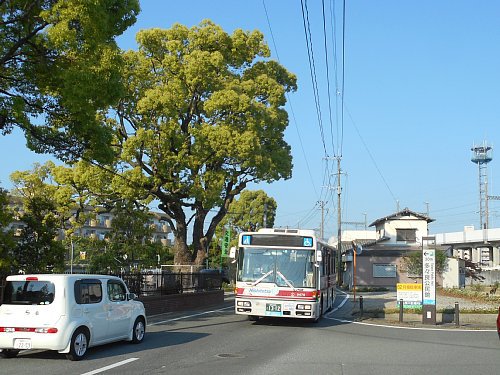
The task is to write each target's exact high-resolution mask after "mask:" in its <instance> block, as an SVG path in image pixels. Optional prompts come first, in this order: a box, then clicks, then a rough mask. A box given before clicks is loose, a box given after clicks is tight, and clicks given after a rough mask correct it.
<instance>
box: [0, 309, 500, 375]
mask: <svg viewBox="0 0 500 375" xmlns="http://www.w3.org/2000/svg"><path fill="white" fill-rule="evenodd" d="M227 303H228V304H231V301H228V302H227ZM499 351H500V340H499V338H498V336H497V334H496V332H492V331H474V330H472V331H471V330H467V331H465V330H464V331H462V330H436V329H424V330H421V329H405V328H398V327H385V326H375V325H367V324H359V323H350V322H346V321H342V320H338V319H337V318H336V313H335V312H333V313H329V314H327V316H326V317H325V318H323V319H322V320H321V321H320V322H319V323H316V324H315V323H306V322H302V321H295V320H266V319H262V320H260V321H258V322H250V321H248V320H246V319H245V317H242V316H238V315H235V314H234V313H233V309H232V305H230V306H229V307H228V305H226V306H221V307H220V308H218V309H212V310H209V311H198V312H192V313H185V314H171V315H165V316H157V317H154V318H152V319H151V320H150V325H149V326H148V332H147V335H146V339H145V341H144V342H143V343H142V344H139V345H133V344H129V343H115V344H111V345H105V346H101V347H97V348H92V349H90V350H89V353H88V357H87V358H86V359H85V360H83V361H81V362H71V361H68V360H66V359H65V356H64V355H61V354H58V353H54V352H47V351H44V352H42V351H38V352H35V351H31V352H30V351H27V352H25V353H21V354H20V355H19V356H18V357H17V358H14V359H0V374H30V375H36V374H51V375H52V374H53V375H56V374H64V375H68V374H86V375H92V374H121V375H124V374H176V375H182V374H190V375H192V374H205V375H206V374H214V375H220V374H222V375H223V374H238V375H245V374H259V375H261V374H301V375H303V374H343V375H360V374H384V375H387V374H398V375H401V374H419V375H420V374H450V375H452V374H453V375H460V374H467V375H469V374H499V373H500V355H498V354H499Z"/></svg>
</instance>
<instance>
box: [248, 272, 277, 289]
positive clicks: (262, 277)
mask: <svg viewBox="0 0 500 375" xmlns="http://www.w3.org/2000/svg"><path fill="white" fill-rule="evenodd" d="M273 272H274V270H271V271H269V272H268V273H266V274H264V275H263V276H261V277H260V278H258V279H257V280H256V281H255V282H254V283H253V284H252V286H255V285H257V284H258V283H260V282H261V281H262V280H264V279H265V278H266V277H268V276H269V275H270V274H272V273H273Z"/></svg>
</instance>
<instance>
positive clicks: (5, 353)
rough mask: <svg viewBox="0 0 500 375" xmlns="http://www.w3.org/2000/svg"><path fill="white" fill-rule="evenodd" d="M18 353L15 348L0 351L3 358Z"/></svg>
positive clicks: (12, 356)
mask: <svg viewBox="0 0 500 375" xmlns="http://www.w3.org/2000/svg"><path fill="white" fill-rule="evenodd" d="M18 354H19V350H17V349H3V350H2V351H1V352H0V356H2V357H4V358H14V357H16V356H17V355H18Z"/></svg>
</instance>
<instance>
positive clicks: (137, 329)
mask: <svg viewBox="0 0 500 375" xmlns="http://www.w3.org/2000/svg"><path fill="white" fill-rule="evenodd" d="M145 334H146V324H145V323H144V318H141V317H139V318H137V319H136V320H135V322H134V327H133V328H132V343H134V344H139V343H141V342H142V340H144V335H145Z"/></svg>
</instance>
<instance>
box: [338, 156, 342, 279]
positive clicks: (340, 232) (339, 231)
mask: <svg viewBox="0 0 500 375" xmlns="http://www.w3.org/2000/svg"><path fill="white" fill-rule="evenodd" d="M340 173H341V169H340V155H339V156H337V227H338V233H337V285H338V286H341V285H342V269H343V267H342V212H341V208H340V207H341V199H340V198H341V194H342V187H341V186H340Z"/></svg>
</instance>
